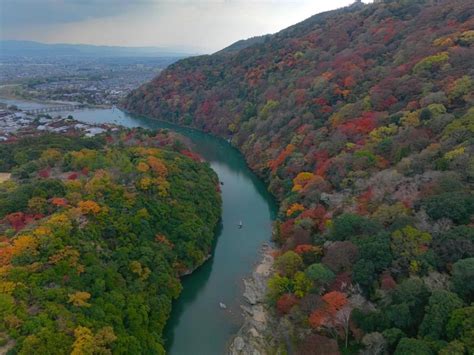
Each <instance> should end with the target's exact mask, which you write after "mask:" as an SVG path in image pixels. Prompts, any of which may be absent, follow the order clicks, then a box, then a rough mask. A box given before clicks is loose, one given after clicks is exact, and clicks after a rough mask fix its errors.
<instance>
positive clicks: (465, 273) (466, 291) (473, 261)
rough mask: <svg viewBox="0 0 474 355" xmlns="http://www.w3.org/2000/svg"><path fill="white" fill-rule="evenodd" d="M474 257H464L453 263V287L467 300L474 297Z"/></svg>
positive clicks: (469, 300)
mask: <svg viewBox="0 0 474 355" xmlns="http://www.w3.org/2000/svg"><path fill="white" fill-rule="evenodd" d="M473 280H474V258H468V259H462V260H459V261H457V262H456V263H454V265H453V277H452V282H453V287H454V290H455V291H456V293H457V294H458V295H460V296H461V297H462V298H463V299H464V300H466V301H467V302H471V301H472V300H473V299H474V282H473Z"/></svg>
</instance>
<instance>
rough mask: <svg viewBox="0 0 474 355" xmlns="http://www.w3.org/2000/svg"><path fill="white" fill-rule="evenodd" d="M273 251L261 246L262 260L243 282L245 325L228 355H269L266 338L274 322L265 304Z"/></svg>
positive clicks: (265, 244)
mask: <svg viewBox="0 0 474 355" xmlns="http://www.w3.org/2000/svg"><path fill="white" fill-rule="evenodd" d="M274 252H275V249H274V248H273V247H272V246H270V245H269V244H268V243H264V244H263V245H262V249H261V253H262V258H261V260H260V262H259V263H258V264H257V266H256V267H255V269H254V271H253V273H252V275H251V277H249V278H246V279H244V280H243V282H244V293H243V296H244V299H245V301H246V304H243V305H241V308H242V310H243V317H244V322H243V324H242V326H241V328H240V329H239V331H238V332H237V334H236V335H235V336H234V337H233V339H231V342H230V345H229V349H228V354H229V355H244V354H245V355H247V354H252V355H265V354H269V350H268V338H269V336H271V334H272V333H273V332H272V331H271V329H273V328H274V325H275V324H274V323H275V322H274V320H273V317H272V316H271V314H269V313H268V311H267V309H266V304H265V297H266V293H267V282H268V279H269V278H270V276H271V275H272V271H273V262H274V258H273V253H274Z"/></svg>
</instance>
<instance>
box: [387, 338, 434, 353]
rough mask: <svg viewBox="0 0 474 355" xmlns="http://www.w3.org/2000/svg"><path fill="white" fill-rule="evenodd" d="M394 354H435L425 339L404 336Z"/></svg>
mask: <svg viewBox="0 0 474 355" xmlns="http://www.w3.org/2000/svg"><path fill="white" fill-rule="evenodd" d="M394 355H433V352H432V351H431V349H430V348H429V346H428V345H427V344H426V343H425V342H424V341H423V340H418V339H413V338H403V339H402V340H400V342H399V343H398V346H397V348H396V349H395V352H394Z"/></svg>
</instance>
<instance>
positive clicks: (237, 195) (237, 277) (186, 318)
mask: <svg viewBox="0 0 474 355" xmlns="http://www.w3.org/2000/svg"><path fill="white" fill-rule="evenodd" d="M0 101H3V100H0ZM17 104H18V102H17ZM19 107H20V108H21V107H22V106H21V105H19ZM67 114H68V113H63V115H67ZM70 114H72V115H73V116H74V118H75V119H77V120H79V121H83V122H89V123H116V124H121V125H123V126H126V127H137V126H140V127H145V128H151V129H153V128H169V129H172V130H174V131H177V132H179V133H181V134H182V135H184V136H186V137H188V138H189V139H190V140H191V141H192V142H193V144H194V147H193V150H194V151H195V152H197V153H198V154H200V155H201V156H202V157H203V158H204V159H205V160H206V161H208V162H209V163H210V165H211V167H212V169H214V171H215V172H216V173H217V175H218V176H219V179H220V181H222V182H223V183H224V185H223V186H221V188H222V200H223V211H222V224H221V226H220V228H219V229H218V231H217V235H216V243H215V247H214V250H213V252H212V255H213V256H212V258H211V259H210V260H208V261H207V262H206V263H205V264H204V265H203V266H202V267H201V268H199V269H198V270H196V271H195V272H194V273H193V274H192V275H189V276H186V277H184V278H183V280H182V281H183V292H182V293H181V295H180V297H179V299H178V300H177V301H175V302H174V304H173V310H172V313H171V318H170V319H169V321H168V324H167V328H166V330H165V334H164V337H165V340H166V348H167V351H168V353H169V354H171V355H188V354H189V355H214V354H223V353H225V350H226V346H227V345H228V342H229V340H230V338H231V336H232V335H233V334H235V333H236V332H237V330H238V329H239V327H240V325H241V322H242V319H241V309H240V304H241V303H242V292H243V283H242V278H244V277H246V276H248V275H250V273H251V271H252V269H253V268H254V266H255V263H256V262H257V261H258V260H259V256H260V255H259V250H260V248H261V245H262V244H263V243H264V242H268V241H270V237H271V224H272V221H273V219H274V218H275V215H276V204H275V202H274V200H273V199H272V197H271V195H270V194H269V193H268V192H267V190H266V187H265V185H264V184H263V182H262V181H260V180H259V179H258V178H257V177H256V176H255V175H254V174H253V173H252V172H251V171H250V170H249V168H248V167H247V165H246V163H245V161H244V159H243V157H242V155H241V154H240V153H239V152H238V151H237V150H236V149H235V148H233V147H232V146H231V145H230V144H228V143H227V142H226V141H224V140H222V139H220V138H217V137H214V136H211V135H209V134H206V133H203V132H199V131H196V130H192V129H187V128H182V127H178V126H175V125H172V124H169V123H165V122H161V121H158V120H153V119H148V118H144V117H139V116H135V115H130V114H127V113H124V112H122V111H120V110H118V109H110V110H83V111H75V112H72V113H70ZM239 221H242V223H243V228H242V229H239V228H238V223H239ZM221 302H222V303H224V304H225V305H226V306H227V308H226V309H222V308H221V307H220V306H219V303H221Z"/></svg>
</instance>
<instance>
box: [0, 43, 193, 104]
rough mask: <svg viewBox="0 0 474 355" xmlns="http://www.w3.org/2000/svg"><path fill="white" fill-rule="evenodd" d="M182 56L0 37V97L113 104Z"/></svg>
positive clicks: (131, 49)
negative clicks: (10, 39)
mask: <svg viewBox="0 0 474 355" xmlns="http://www.w3.org/2000/svg"><path fill="white" fill-rule="evenodd" d="M31 43H33V44H34V45H32V44H31ZM170 55H172V56H170ZM183 56H184V54H183V55H179V54H178V53H170V52H159V51H155V52H153V51H152V50H151V49H146V48H145V49H144V48H137V49H136V51H133V48H122V47H94V46H67V47H64V46H59V47H58V45H44V44H36V43H34V42H14V41H13V42H2V45H1V46H0V97H3V98H13V99H26V100H37V101H42V102H50V101H54V102H57V101H59V102H67V103H74V104H86V105H90V106H104V107H107V106H113V105H116V104H118V103H119V101H120V100H121V99H122V98H124V97H125V96H126V95H127V94H128V93H129V92H130V91H131V90H132V89H134V88H136V87H138V86H140V85H141V84H143V83H145V82H147V81H149V80H151V79H152V78H153V77H154V76H156V75H157V74H158V73H159V72H160V71H161V70H163V69H164V68H165V67H166V66H168V65H169V64H171V63H173V62H175V61H176V60H178V59H180V58H182V57H183Z"/></svg>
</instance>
